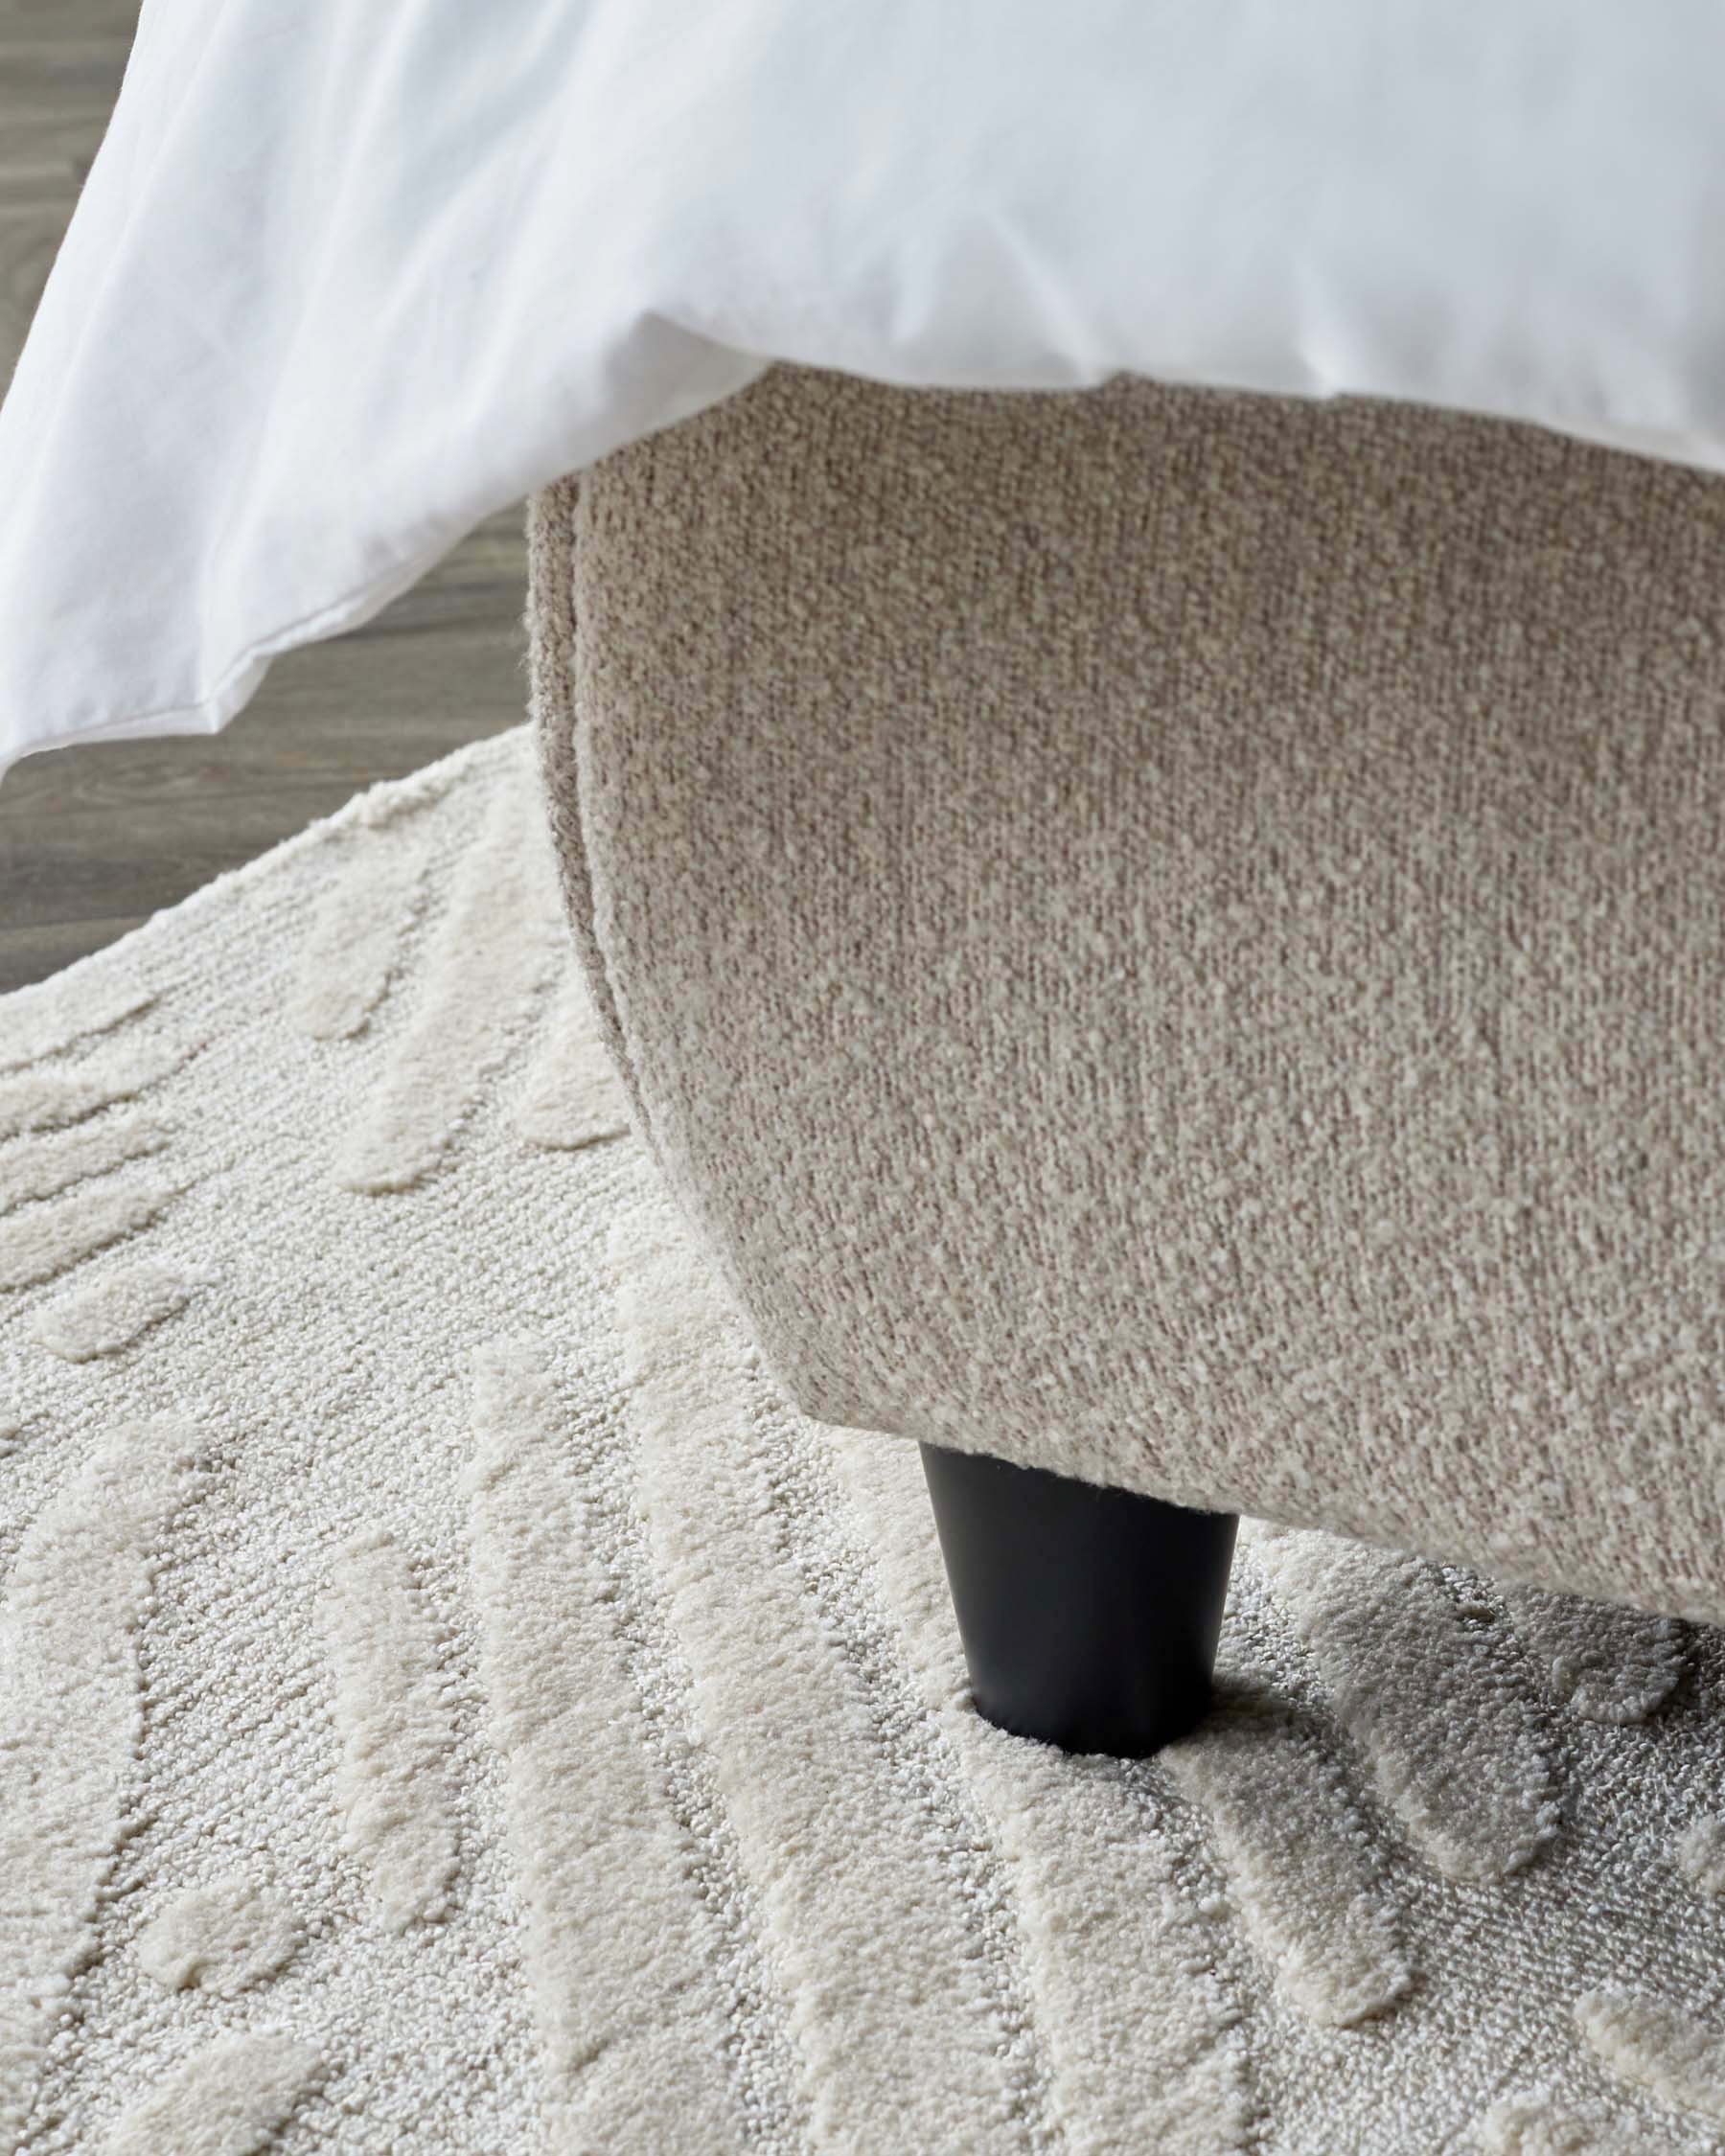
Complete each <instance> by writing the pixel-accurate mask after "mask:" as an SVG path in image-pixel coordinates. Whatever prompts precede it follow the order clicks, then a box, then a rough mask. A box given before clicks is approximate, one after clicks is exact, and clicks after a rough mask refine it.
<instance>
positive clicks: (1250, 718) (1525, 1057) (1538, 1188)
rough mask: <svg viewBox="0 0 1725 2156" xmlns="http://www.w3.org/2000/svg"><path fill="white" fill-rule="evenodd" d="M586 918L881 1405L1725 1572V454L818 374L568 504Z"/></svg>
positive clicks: (1693, 1592) (771, 1284) (823, 1399)
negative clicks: (1712, 465)
mask: <svg viewBox="0 0 1725 2156" xmlns="http://www.w3.org/2000/svg"><path fill="white" fill-rule="evenodd" d="M532 540H533V588H532V601H531V608H530V626H531V632H532V642H533V669H534V693H535V701H536V711H537V717H538V722H539V725H540V729H541V740H542V745H543V758H544V767H545V770H546V774H547V779H548V785H549V791H550V795H551V802H552V813H553V815H554V817H555V821H556V828H557V832H558V836H559V840H560V845H561V850H562V856H563V866H564V871H565V876H566V880H567V888H568V895H569V900H570V908H571V915H572V919H573V922H574V927H575V931H576V936H577V939H578V942H579V945H580V949H581V952H582V954H583V960H584V963H585V965H586V970H587V974H588V976H589V978H590V981H591V983H592V987H593V990H594V994H595V998H596V999H597V1001H598V1003H599V1006H600V1010H601V1014H602V1017H603V1018H604V1021H605V1022H606V1025H607V1028H608V1031H609V1038H610V1041H611V1044H612V1047H613V1050H614V1052H615V1054H616V1057H617V1059H618V1063H619V1066H620V1067H621V1068H622V1070H623V1071H624V1073H625V1076H626V1078H627V1080H628V1083H629V1086H630V1089H631V1095H632V1101H633V1104H634V1111H635V1114H636V1117H637V1120H638V1125H639V1128H640V1130H641V1131H642V1133H643V1135H645V1137H646V1138H647V1139H648V1141H649V1143H650V1144H651V1146H652V1148H653V1150H654V1152H655V1156H656V1158H657V1159H658V1161H659V1163H660V1165H661V1167H662V1170H663V1172H664V1175H665V1177H666V1178H667V1180H668V1182H669V1184H670V1186H671V1189H672V1191H673V1193H674V1195H675V1197H676V1198H677V1200H678V1203H679V1204H680V1205H681V1207H682V1208H683V1210H684V1212H685V1213H686V1215H687V1216H688V1218H689V1220H690V1221H691V1223H692V1224H693V1226H694V1227H696V1229H697V1231H698V1232H699V1234H700V1235H701V1238H702V1239H703V1241H704V1242H705V1244H706V1246H707V1248H708V1249H709V1250H710V1251H711V1253H712V1255H713V1258H714V1260H715V1262H716V1264H717V1265H718V1266H719V1267H720V1268H721V1269H722V1271H723V1273H724V1278H725V1279H726V1281H727V1282H728V1284H729V1287H730V1290H731V1292H732V1294H733V1295H734V1296H735V1297H736V1299H737V1301H738V1303H739V1305H740V1307H741V1309H742V1311H743V1313H744V1314H745V1316H746V1317H747V1320H748V1321H749V1323H750V1324H751V1326H752V1327H753V1329H754V1331H755V1334H756V1336H757V1338H758V1340H759V1342H760V1344H761V1347H762V1350H763V1352H764V1355H765V1357H766V1359H767V1362H768V1364H769V1365H770V1367H771V1369H772V1370H773V1371H774V1373H775V1374H776V1375H777V1377H778V1378H779V1379H780V1380H781V1381H782V1383H783V1384H784V1385H785V1387H786V1388H787V1389H788V1390H789V1391H790V1393H791V1394H792V1395H793V1397H794V1398H796V1399H797V1400H798V1401H799V1402H800V1404H801V1405H802V1406H803V1407H804V1408H805V1409H806V1410H807V1411H809V1412H810V1413H811V1414H813V1415H816V1416H817V1417H819V1418H821V1419H823V1420H826V1421H830V1422H837V1423H846V1424H852V1425H858V1426H863V1427H868V1428H872V1429H875V1430H879V1431H882V1432H887V1433H897V1434H907V1435H913V1436H916V1437H920V1438H924V1439H927V1440H930V1441H932V1442H933V1443H936V1444H938V1445H940V1446H942V1447H947V1448H953V1449H956V1450H958V1451H961V1452H963V1451H980V1452H988V1453H993V1454H997V1455H1000V1456H1005V1457H1007V1458H1009V1459H1013V1460H1017V1461H1021V1462H1023V1463H1027V1464H1030V1465H1033V1466H1038V1467H1043V1468H1049V1469H1053V1470H1055V1471H1057V1472H1059V1473H1061V1474H1063V1475H1069V1476H1076V1477H1080V1478H1083V1479H1087V1480H1091V1481H1096V1482H1103V1483H1112V1484H1117V1485H1120V1486H1122V1487H1124V1488H1126V1489H1130V1490H1134V1491H1139V1492H1144V1493H1148V1494H1150V1495H1153V1496H1157V1497H1161V1498H1163V1499H1167V1500H1170V1501H1172V1502H1176V1503H1179V1504H1183V1505H1192V1506H1205V1507H1212V1508H1216V1509H1224V1510H1230V1509H1238V1510H1244V1511H1247V1512H1253V1513H1257V1514H1261V1515H1266V1516H1270V1517H1274V1518H1276V1519H1281V1520H1285V1521H1291V1522H1296V1523H1300V1524H1309V1525H1323V1526H1328V1527H1333V1528H1337V1529H1340V1530H1343V1531H1346V1532H1352V1533H1358V1534H1361V1535H1365V1536H1368V1537H1370V1538H1372V1539H1375V1540H1379V1541H1384V1542H1390V1543H1393V1544H1396V1545H1400V1546H1403V1547H1408V1548H1416V1549H1419V1550H1421V1551H1424V1552H1427V1553H1430V1554H1433V1555H1436V1556H1438V1557H1444V1558H1453V1559H1457V1560H1461V1561H1463V1562H1467V1563H1470V1564H1474V1565H1477V1566H1480V1567H1482V1568H1484V1569H1487V1570H1491V1571H1499V1572H1502V1573H1504V1574H1507V1575H1510V1576H1519V1577H1522V1578H1525V1579H1530V1580H1533V1581H1535V1582H1538V1583H1541V1584H1543V1585H1546V1586H1550V1587H1557V1588H1570V1589H1574V1590H1577V1591H1582V1592H1587V1593H1594V1594H1601V1595H1605V1596H1610V1597H1616V1598H1620V1599H1622V1600H1625V1601H1630V1602H1635V1603H1639V1604H1642V1605H1644V1606H1645V1607H1649V1608H1657V1609H1660V1610H1665V1611H1670V1612H1676V1613H1691V1614H1694V1615H1697V1616H1703V1617H1714V1618H1725V1534H1722V1533H1721V1517H1722V1515H1721V1501H1722V1498H1725V1488H1722V1479H1725V1398H1722V1395H1721V1384H1720V1377H1721V1372H1722V1371H1725V1294H1722V1293H1721V1290H1722V1288H1725V860H1722V858H1721V833H1722V831H1725V482H1720V481H1717V480H1714V479H1710V478H1707V477H1705V476H1702V475H1699V474H1697V473H1694V472H1691V471H1687V470H1677V469H1674V468H1668V467H1665V466H1661V465H1657V464H1653V463H1647V462H1642V461H1638V460H1634V459H1631V458H1629V457H1626V456H1623V455H1621V454H1618V453H1615V452H1611V451H1607V450H1603V449H1594V448H1590V447H1585V446H1582V445H1578V444H1576V443H1575V442H1572V441H1568V440H1564V439H1559V438H1557V437H1554V436H1549V435H1546V434H1544V433H1542V432H1538V431H1535V430H1532V429H1530V428H1525V427H1519V426H1513V425H1509V424H1501V423H1496V422H1491V421H1484V420H1476V419H1467V418H1461V417H1453V416H1443V415H1438V414H1436V413H1433V412H1428V411H1425V410H1422V409H1418V408H1403V407H1392V406H1383V405H1368V404H1361V403H1341V404H1332V405H1322V404H1315V403H1303V402H1301V403H1294V402H1288V401H1280V400H1275V399H1268V398H1253V397H1244V396H1231V395H1222V394H1219V393H1214V392H1184V391H1170V390H1165V389H1161V388H1158V387H1154V386H1151V385H1149V384H1147V383H1144V382H1142V381H1137V380H1125V379H1120V380H1116V381H1115V382H1112V383H1110V384H1108V385H1107V386H1105V387H1103V388H1101V389H1097V390H1093V391H1088V392H1073V393H1064V394H1049V393H1023V392H1009V393H985V392H979V391H964V392H950V391H931V390H902V389H894V388H889V387H885V386H883V385H878V384H874V383H868V382H862V381H859V380H856V379H853V378H848V377H844V376H840V375H836V374H828V373H824V372H819V371H816V370H808V369H798V368H780V369H777V370H775V371H774V372H773V373H771V374H770V375H769V376H767V377H766V378H764V379H763V380H762V381H761V382H759V383H758V384H757V385H756V386H755V387H753V388H752V389H750V390H748V391H747V392H746V393H745V394H743V395H742V396H740V397H737V398H735V399H733V400H731V401H728V402H726V403H724V404H721V405H719V406H718V407H716V408H714V409H712V410H710V411H708V412H706V413H704V414H703V415H701V416H700V417H698V418H697V419H694V420H692V421H689V422H686V423H684V424H680V425H678V426H677V427H675V428H672V429H670V430H668V431H666V432H664V433H661V434H659V435H656V436H655V437H654V438H652V439H650V440H648V441H645V442H641V443H637V444H635V445H634V446H632V447H629V448H627V449H625V450H623V451H622V452H621V453H619V454H617V455H615V456H613V457H611V458H609V459H608V460H607V461H606V462H604V463H602V464H600V465H598V466H597V467H595V468H594V469H592V470H590V471H588V472H586V474H584V475H583V476H582V477H581V478H580V480H579V482H576V481H573V480H571V481H565V482H563V484H560V485H558V486H554V487H552V488H550V489H549V490H547V491H546V492H545V493H542V494H540V496H539V497H538V498H537V500H536V501H535V503H534V505H533V515H532Z"/></svg>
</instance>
